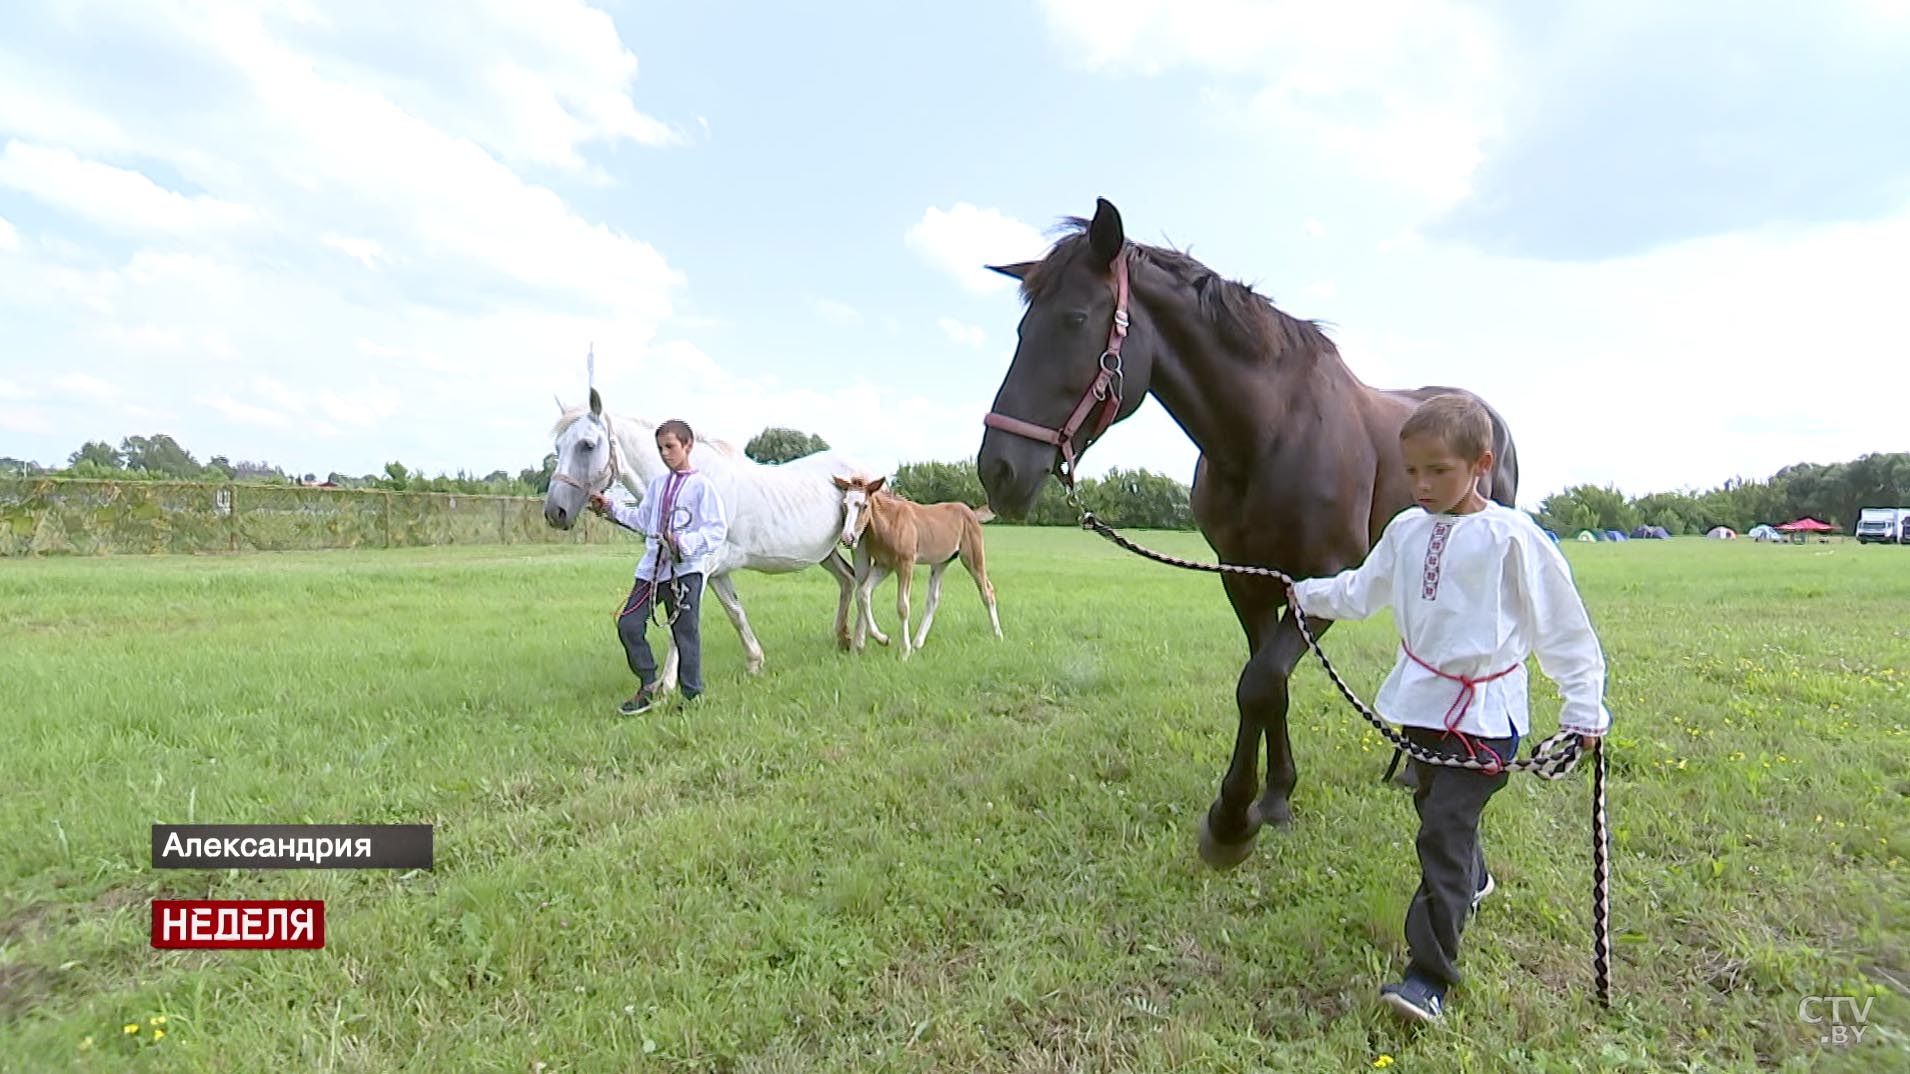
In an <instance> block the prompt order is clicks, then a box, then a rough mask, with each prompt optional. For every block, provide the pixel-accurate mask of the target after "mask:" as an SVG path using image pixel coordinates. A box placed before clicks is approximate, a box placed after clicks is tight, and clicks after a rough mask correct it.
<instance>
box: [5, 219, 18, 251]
mask: <svg viewBox="0 0 1910 1074" xmlns="http://www.w3.org/2000/svg"><path fill="white" fill-rule="evenodd" d="M19 248H20V229H18V228H16V227H14V226H13V225H12V224H11V223H9V222H8V221H7V218H6V217H4V216H0V254H9V253H12V252H13V251H15V250H18V249H19Z"/></svg>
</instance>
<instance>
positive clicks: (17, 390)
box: [0, 377, 33, 399]
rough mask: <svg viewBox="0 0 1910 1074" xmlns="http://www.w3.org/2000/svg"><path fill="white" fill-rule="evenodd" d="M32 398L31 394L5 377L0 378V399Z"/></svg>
mask: <svg viewBox="0 0 1910 1074" xmlns="http://www.w3.org/2000/svg"><path fill="white" fill-rule="evenodd" d="M32 397H33V393H32V392H29V391H27V390H26V389H25V388H22V387H21V386H20V385H18V384H15V383H14V382H13V381H10V380H8V379H6V378H5V377H0V399H31V398H32Z"/></svg>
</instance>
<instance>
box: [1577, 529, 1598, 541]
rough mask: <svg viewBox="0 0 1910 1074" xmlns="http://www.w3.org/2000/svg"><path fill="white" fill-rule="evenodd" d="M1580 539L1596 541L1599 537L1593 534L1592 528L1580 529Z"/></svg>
mask: <svg viewBox="0 0 1910 1074" xmlns="http://www.w3.org/2000/svg"><path fill="white" fill-rule="evenodd" d="M1578 539H1579V540H1581V541H1596V540H1598V538H1597V537H1596V536H1594V535H1593V533H1592V531H1591V530H1579V531H1578Z"/></svg>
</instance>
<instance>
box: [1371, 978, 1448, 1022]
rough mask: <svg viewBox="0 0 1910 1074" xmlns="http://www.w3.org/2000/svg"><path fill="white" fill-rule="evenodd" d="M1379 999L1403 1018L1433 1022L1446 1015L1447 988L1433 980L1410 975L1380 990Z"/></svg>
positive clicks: (1412, 1020)
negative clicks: (1434, 982)
mask: <svg viewBox="0 0 1910 1074" xmlns="http://www.w3.org/2000/svg"><path fill="white" fill-rule="evenodd" d="M1379 1001H1380V1002H1381V1003H1382V1004H1384V1005H1385V1006H1386V1007H1387V1008H1388V1009H1389V1010H1391V1011H1392V1012H1393V1013H1394V1014H1396V1015H1398V1016H1399V1017H1401V1018H1404V1019H1406V1020H1407V1021H1411V1022H1421V1023H1432V1022H1437V1021H1439V1020H1440V1019H1441V1018H1442V1017H1444V1016H1445V1005H1446V996H1445V990H1444V989H1441V988H1440V987H1439V986H1438V985H1435V984H1433V983H1432V982H1431V981H1426V980H1422V979H1420V978H1418V977H1408V978H1406V979H1405V980H1404V981H1402V982H1400V983H1399V984H1389V985H1387V986H1386V987H1384V988H1382V989H1380V990H1379Z"/></svg>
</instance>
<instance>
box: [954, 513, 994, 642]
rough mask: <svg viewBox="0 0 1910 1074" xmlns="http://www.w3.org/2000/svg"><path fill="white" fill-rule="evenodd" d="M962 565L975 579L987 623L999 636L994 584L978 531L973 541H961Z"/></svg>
mask: <svg viewBox="0 0 1910 1074" xmlns="http://www.w3.org/2000/svg"><path fill="white" fill-rule="evenodd" d="M975 528H976V529H977V530H978V531H979V530H980V529H981V527H980V526H976V527H975ZM962 566H964V567H966V568H968V576H969V577H970V578H973V579H975V588H976V589H977V590H978V591H980V593H981V595H982V603H983V604H986V605H987V606H988V624H989V625H990V626H992V627H994V628H995V636H996V637H998V638H999V637H1001V614H1000V613H999V612H997V611H996V610H995V584H994V583H993V582H990V581H989V580H988V564H987V562H986V561H985V557H984V556H983V555H982V542H981V537H980V535H979V533H978V534H977V535H976V537H975V540H974V541H973V542H963V544H962Z"/></svg>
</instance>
